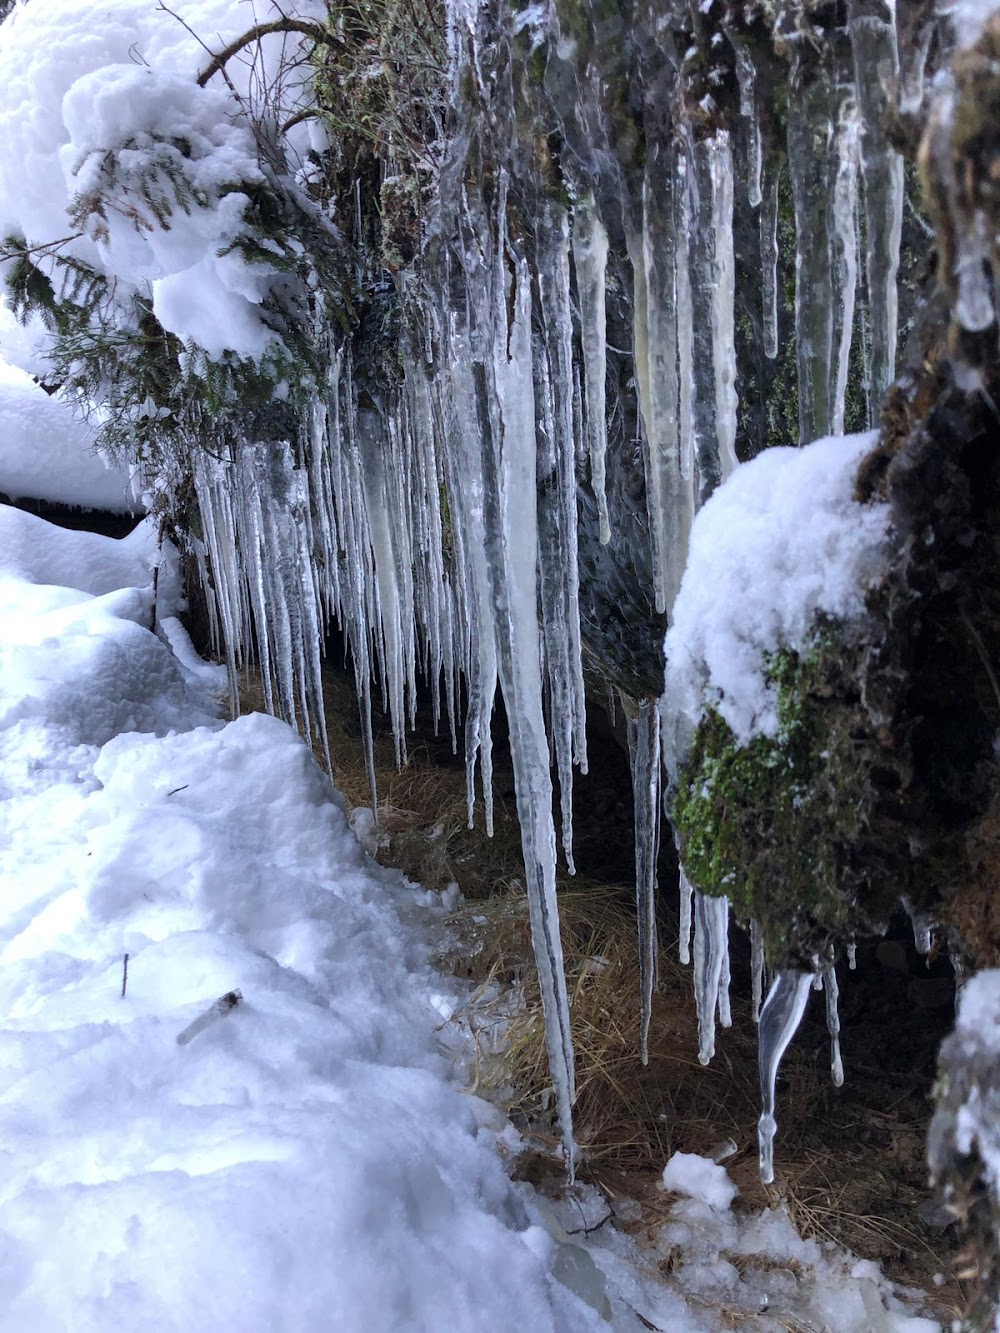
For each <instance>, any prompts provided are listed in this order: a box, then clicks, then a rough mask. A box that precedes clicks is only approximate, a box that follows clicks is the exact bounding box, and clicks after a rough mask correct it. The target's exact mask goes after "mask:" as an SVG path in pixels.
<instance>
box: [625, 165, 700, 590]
mask: <svg viewBox="0 0 1000 1333" xmlns="http://www.w3.org/2000/svg"><path fill="white" fill-rule="evenodd" d="M675 168H676V159H675V155H674V153H673V150H670V151H667V150H664V149H660V148H659V147H658V146H657V147H656V148H655V149H654V151H653V152H652V153H651V154H650V158H649V160H648V161H647V163H646V171H645V176H644V180H643V209H642V226H643V230H642V234H641V235H631V236H630V237H629V238H628V248H629V257H630V259H631V261H632V271H633V275H634V314H633V335H634V342H635V351H634V355H635V367H636V382H637V385H638V389H639V409H640V415H641V419H642V428H643V437H644V444H645V453H644V463H645V471H646V506H647V512H648V514H649V526H650V534H651V537H652V544H653V588H654V597H655V603H656V609H657V611H659V612H663V611H669V609H670V607H671V606H672V605H673V602H674V598H675V597H676V595H677V589H678V588H679V587H680V581H681V575H682V574H683V572H684V564H685V561H686V559H687V545H688V535H689V533H690V531H691V523H692V521H693V519H694V507H695V496H694V456H693V436H692V434H691V432H690V431H685V428H684V422H683V416H684V406H685V399H684V395H685V392H686V385H685V384H684V383H683V379H684V375H685V373H686V362H685V356H687V358H688V363H689V360H690V351H691V344H690V336H689V335H688V334H687V331H686V327H685V323H684V320H685V316H686V314H689V313H690V304H689V303H688V305H687V306H686V307H684V306H683V305H682V302H683V299H684V297H683V292H682V287H681V275H680V273H679V272H677V271H676V268H675V253H674V251H675V245H676V237H677V236H678V235H680V236H683V235H684V230H683V223H682V222H681V224H680V225H679V226H678V225H677V222H676V221H675V216H674V213H675V208H680V207H681V204H680V202H679V201H678V200H677V193H678V187H677V185H676V182H675ZM681 193H683V191H681ZM682 267H683V266H682ZM685 276H686V271H685ZM679 374H680V381H679V378H678V375H679Z"/></svg>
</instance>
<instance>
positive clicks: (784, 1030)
mask: <svg viewBox="0 0 1000 1333" xmlns="http://www.w3.org/2000/svg"><path fill="white" fill-rule="evenodd" d="M812 982H813V974H812V973H811V972H794V971H785V972H779V973H778V975H777V976H776V977H775V979H774V981H773V982H772V983H771V989H770V990H769V991H768V993H767V999H766V1000H765V1001H764V1007H763V1008H762V1009H761V1011H760V1020H759V1022H758V1025H757V1042H758V1048H757V1050H758V1055H757V1064H758V1068H759V1071H760V1097H761V1105H762V1107H763V1110H762V1111H761V1117H760V1121H759V1123H758V1126H757V1137H758V1140H759V1143H760V1178H761V1180H762V1181H763V1182H764V1184H765V1185H770V1184H771V1183H772V1181H773V1180H774V1136H775V1134H776V1132H777V1129H778V1122H777V1121H776V1120H775V1118H774V1109H775V1106H774V1102H775V1084H776V1082H777V1078H778V1066H779V1065H780V1064H781V1058H782V1056H783V1055H784V1054H785V1051H786V1050H787V1049H788V1044H789V1042H790V1041H791V1040H792V1038H793V1037H794V1036H795V1034H796V1032H797V1031H798V1029H799V1024H800V1023H801V1022H802V1016H803V1014H804V1013H805V1011H806V1001H807V1000H808V999H809V991H810V990H811V989H812Z"/></svg>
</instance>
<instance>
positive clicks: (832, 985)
mask: <svg viewBox="0 0 1000 1333" xmlns="http://www.w3.org/2000/svg"><path fill="white" fill-rule="evenodd" d="M823 989H824V990H825V992H826V1028H827V1031H828V1032H829V1034H830V1076H831V1077H832V1079H833V1086H834V1087H835V1088H841V1087H843V1086H844V1063H843V1061H842V1060H841V1058H840V1011H839V1010H838V1008H837V1002H838V1000H839V999H840V986H839V984H838V982H837V968H836V965H835V964H834V963H832V962H830V963H827V964H826V966H825V967H824V968H823Z"/></svg>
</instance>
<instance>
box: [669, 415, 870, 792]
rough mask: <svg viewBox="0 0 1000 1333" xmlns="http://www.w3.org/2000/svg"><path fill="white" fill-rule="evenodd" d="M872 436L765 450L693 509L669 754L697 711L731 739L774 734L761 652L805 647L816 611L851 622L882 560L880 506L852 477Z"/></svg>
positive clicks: (674, 639) (773, 697) (675, 633)
mask: <svg viewBox="0 0 1000 1333" xmlns="http://www.w3.org/2000/svg"><path fill="white" fill-rule="evenodd" d="M877 438H878V436H877V433H875V432H871V433H866V434H861V435H847V436H842V437H834V436H831V437H829V438H827V439H822V440H817V441H815V443H813V444H811V445H807V446H806V447H804V448H802V449H791V448H777V449H768V450H766V451H765V452H764V453H763V454H760V455H759V456H758V457H757V458H755V459H753V460H752V462H749V463H747V464H745V465H744V466H743V467H740V468H738V469H737V470H736V471H735V472H734V473H733V474H732V476H730V477H729V479H728V480H727V481H726V482H725V484H724V485H723V486H721V487H720V488H719V490H717V491H716V492H715V494H714V495H713V496H712V498H711V499H710V500H709V501H708V503H707V504H706V505H705V506H704V508H703V509H702V510H701V511H700V512H699V514H698V517H697V518H696V520H695V523H694V527H693V528H692V532H691V552H690V555H689V557H688V563H687V567H686V569H685V572H684V578H683V581H682V583H681V588H680V592H679V593H678V596H677V601H676V603H675V605H674V615H673V620H672V623H671V625H670V629H669V630H668V631H667V636H666V641H665V644H664V651H665V653H666V659H667V667H666V680H665V692H664V715H665V718H666V720H667V725H668V727H669V728H670V729H671V730H673V729H675V734H674V735H673V736H672V737H671V736H670V735H668V737H667V739H668V741H670V740H673V745H672V746H670V745H668V758H669V759H670V762H671V763H672V764H673V765H676V764H677V763H678V762H680V761H681V760H682V758H683V752H684V749H685V747H686V745H687V744H688V743H689V741H690V738H691V736H692V735H693V733H694V731H695V729H696V728H697V725H698V722H699V720H700V719H701V717H702V716H703V715H704V713H705V712H706V711H707V710H709V709H711V710H714V711H715V712H716V713H718V715H719V716H720V717H721V718H722V720H723V721H724V722H725V723H726V724H727V726H728V727H729V729H730V730H731V731H732V733H733V736H734V737H735V739H736V741H737V743H738V744H741V745H742V744H745V743H746V742H748V741H749V740H751V739H752V738H753V737H754V736H767V737H774V736H775V735H776V734H777V732H778V721H779V719H778V694H777V689H776V687H775V685H774V684H773V683H772V682H771V681H769V679H768V673H767V662H768V657H769V655H771V654H773V653H775V652H777V651H778V650H779V649H783V648H787V649H792V650H798V649H801V648H803V647H805V646H806V643H807V640H808V637H809V635H810V633H811V631H812V630H813V629H814V627H815V624H816V619H817V616H820V615H825V616H830V617H834V618H836V619H838V620H851V619H852V618H856V617H857V616H859V615H860V614H861V613H862V611H863V610H864V597H865V592H866V591H867V589H868V588H870V587H871V586H872V584H873V583H874V582H875V581H876V580H877V579H878V577H879V575H880V574H881V572H882V570H883V569H884V567H885V542H886V538H887V531H888V521H889V511H888V506H886V505H860V504H858V503H857V502H856V501H855V499H854V497H853V486H854V476H855V473H856V471H857V466H858V463H859V461H860V460H861V458H862V457H863V456H864V455H865V454H866V453H867V452H868V451H869V450H870V449H871V448H872V446H873V445H874V444H875V441H876V440H877Z"/></svg>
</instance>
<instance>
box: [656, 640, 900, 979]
mask: <svg viewBox="0 0 1000 1333" xmlns="http://www.w3.org/2000/svg"><path fill="white" fill-rule="evenodd" d="M844 648H845V646H844V642H843V639H842V636H841V634H840V633H839V632H838V630H837V629H836V627H834V626H831V625H826V626H822V627H820V629H819V630H818V631H817V633H816V635H815V637H814V639H813V641H812V643H811V644H810V646H809V648H808V649H807V650H805V651H803V652H802V653H796V652H793V651H791V650H787V649H786V650H782V651H781V652H778V653H776V654H774V655H773V656H772V657H771V658H770V660H769V662H768V667H767V676H768V680H769V683H770V684H771V686H772V687H773V688H774V690H775V692H776V696H777V712H778V729H777V734H776V735H775V736H774V737H767V736H756V737H754V738H753V739H752V740H750V741H749V742H748V743H747V744H745V745H740V744H739V743H738V741H737V739H736V737H735V736H734V735H733V733H732V731H731V730H730V728H729V727H728V725H727V724H726V722H725V721H724V720H723V719H722V718H721V716H720V715H719V714H718V713H717V712H714V711H709V712H708V713H706V715H705V716H704V717H703V719H702V721H701V724H700V726H699V728H698V731H697V733H696V736H695V739H694V743H693V745H692V747H691V750H690V753H689V756H688V759H687V761H686V763H685V765H684V770H683V774H682V780H681V782H680V783H679V785H678V789H677V792H676V795H675V798H674V803H673V812H672V813H673V819H674V825H675V829H676V831H677V834H678V836H679V838H680V843H681V855H682V858H683V861H684V866H685V869H686V871H687V873H688V876H689V878H690V879H691V882H692V883H693V884H694V885H695V887H697V888H698V889H700V890H701V891H702V892H703V893H708V894H723V893H724V894H726V896H727V897H728V898H729V899H730V901H731V902H732V904H733V907H734V909H735V911H736V912H737V914H738V915H739V916H740V917H741V918H743V919H746V918H749V917H754V918H755V919H756V920H758V921H759V922H760V923H761V926H762V928H763V932H764V939H765V944H766V948H767V953H768V957H769V959H770V960H771V961H772V963H773V964H776V965H780V964H781V963H787V962H790V961H791V962H794V961H804V960H808V959H809V958H810V957H811V955H812V954H814V953H816V952H818V951H820V950H821V949H822V948H823V947H825V945H826V944H827V943H829V942H830V941H831V940H832V941H834V942H836V941H837V940H842V939H845V938H848V937H849V936H850V935H852V934H853V933H854V930H855V929H858V928H862V927H863V926H864V922H863V921H862V920H861V919H860V917H862V916H864V911H863V910H862V911H861V912H860V914H859V910H858V896H857V885H856V882H855V880H854V878H853V876H852V874H851V868H852V866H853V864H854V860H855V858H854V856H853V855H852V847H854V846H855V844H856V843H857V842H858V840H859V838H860V837H861V835H862V833H863V831H864V830H865V828H866V826H867V822H868V819H869V815H870V811H871V808H872V805H873V800H874V789H873V783H872V774H873V769H874V745H873V742H871V741H868V742H866V740H865V738H864V728H863V727H861V726H859V712H860V705H859V702H858V700H857V698H856V696H853V695H852V691H851V689H850V685H849V682H848V681H847V679H846V677H845V675H844V669H843V659H844ZM859 736H860V737H861V739H860V740H859Z"/></svg>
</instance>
